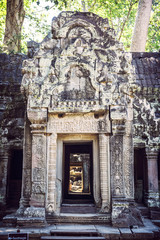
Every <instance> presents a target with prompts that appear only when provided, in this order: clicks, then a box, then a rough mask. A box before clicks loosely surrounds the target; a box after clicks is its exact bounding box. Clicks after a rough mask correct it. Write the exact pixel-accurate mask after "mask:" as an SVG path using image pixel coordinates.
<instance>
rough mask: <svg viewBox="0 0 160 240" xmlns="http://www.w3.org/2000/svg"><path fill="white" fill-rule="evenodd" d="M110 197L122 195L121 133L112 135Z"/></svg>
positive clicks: (120, 196) (121, 196)
mask: <svg viewBox="0 0 160 240" xmlns="http://www.w3.org/2000/svg"><path fill="white" fill-rule="evenodd" d="M111 146H112V150H111V151H112V153H111V156H112V161H111V172H112V176H111V177H112V180H111V181H112V197H113V198H123V197H124V179H123V135H114V136H112V141H111Z"/></svg>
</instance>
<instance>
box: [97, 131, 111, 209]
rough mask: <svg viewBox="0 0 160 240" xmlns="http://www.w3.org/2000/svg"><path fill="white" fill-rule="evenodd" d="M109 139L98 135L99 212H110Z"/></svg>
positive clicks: (103, 135)
mask: <svg viewBox="0 0 160 240" xmlns="http://www.w3.org/2000/svg"><path fill="white" fill-rule="evenodd" d="M108 148H109V137H108V136H106V135H105V134H99V158H100V159H99V160H100V180H101V198H102V207H101V210H100V212H101V213H106V212H109V211H110V187H109V186H110V172H109V149H108Z"/></svg>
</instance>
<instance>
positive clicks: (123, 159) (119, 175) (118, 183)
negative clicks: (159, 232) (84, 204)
mask: <svg viewBox="0 0 160 240" xmlns="http://www.w3.org/2000/svg"><path fill="white" fill-rule="evenodd" d="M128 128H129V129H130V130H129V129H128ZM112 129H113V136H112V137H111V175H112V180H111V181H112V225H113V226H114V227H130V226H133V225H138V226H143V222H142V219H141V215H140V212H139V210H138V209H137V208H136V206H135V204H134V199H133V183H134V178H133V144H132V136H131V134H129V132H130V133H131V122H130V121H127V120H114V121H112ZM128 130H129V132H128Z"/></svg>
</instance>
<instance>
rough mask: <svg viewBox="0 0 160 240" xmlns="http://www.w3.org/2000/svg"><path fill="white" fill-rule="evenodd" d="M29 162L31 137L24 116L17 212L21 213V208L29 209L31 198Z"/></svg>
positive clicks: (27, 122)
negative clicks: (21, 170)
mask: <svg viewBox="0 0 160 240" xmlns="http://www.w3.org/2000/svg"><path fill="white" fill-rule="evenodd" d="M31 160H32V136H31V129H30V122H29V120H28V118H27V116H26V117H25V125H24V142H23V172H22V191H21V199H20V208H19V210H18V212H21V210H23V208H25V207H29V201H30V197H31Z"/></svg>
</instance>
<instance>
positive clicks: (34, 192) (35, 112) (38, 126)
mask: <svg viewBox="0 0 160 240" xmlns="http://www.w3.org/2000/svg"><path fill="white" fill-rule="evenodd" d="M27 114H28V119H29V120H30V122H31V126H30V127H31V133H32V161H31V198H30V202H29V205H30V207H29V208H26V210H25V211H24V216H30V217H41V218H43V219H44V218H45V198H46V125H47V109H43V108H42V109H28V110H27Z"/></svg>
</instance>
